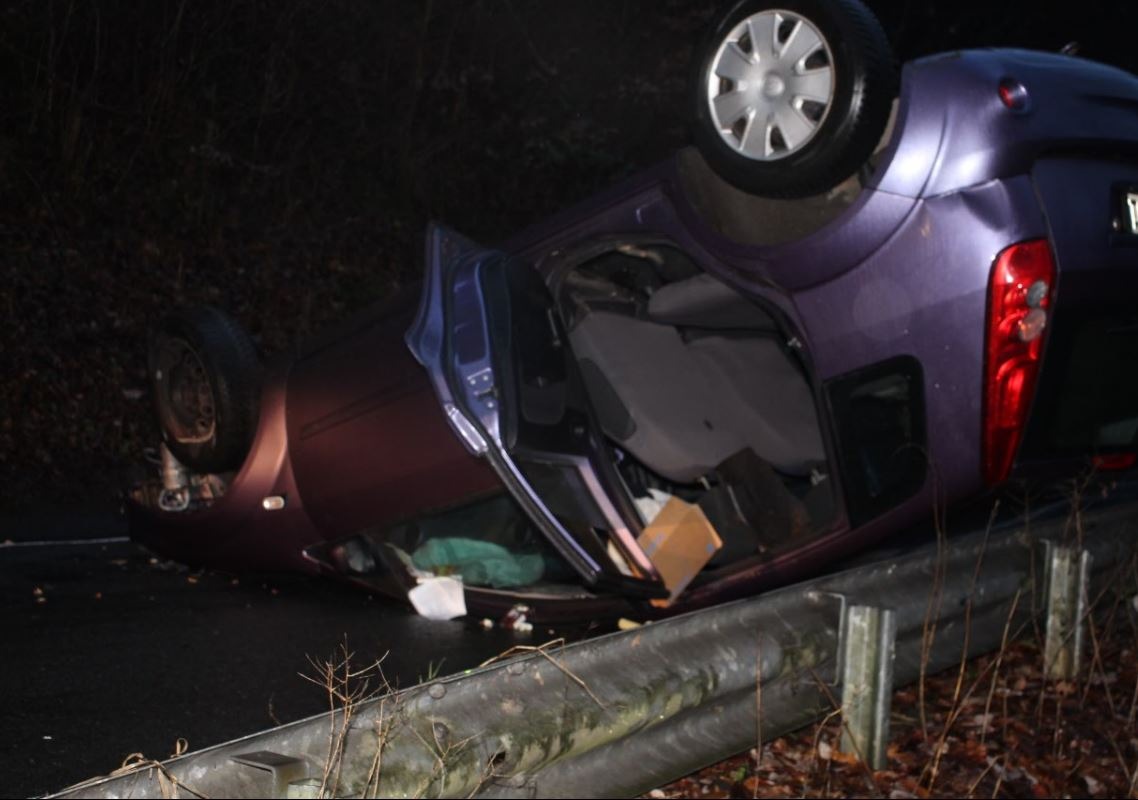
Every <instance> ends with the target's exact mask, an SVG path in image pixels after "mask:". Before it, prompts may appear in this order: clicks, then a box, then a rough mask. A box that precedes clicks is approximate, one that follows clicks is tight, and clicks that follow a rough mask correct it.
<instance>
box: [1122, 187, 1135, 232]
mask: <svg viewBox="0 0 1138 800" xmlns="http://www.w3.org/2000/svg"><path fill="white" fill-rule="evenodd" d="M1123 217H1124V222H1125V226H1126V230H1127V231H1128V232H1129V233H1135V234H1138V192H1127V193H1126V198H1125V203H1124V204H1123Z"/></svg>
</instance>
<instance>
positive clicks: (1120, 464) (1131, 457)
mask: <svg viewBox="0 0 1138 800" xmlns="http://www.w3.org/2000/svg"><path fill="white" fill-rule="evenodd" d="M1091 463H1092V464H1094V467H1095V469H1099V470H1116V469H1130V468H1131V467H1133V466H1134V465H1135V464H1138V454H1135V453H1109V454H1107V455H1101V456H1095V457H1094V459H1093V460H1092V461H1091Z"/></svg>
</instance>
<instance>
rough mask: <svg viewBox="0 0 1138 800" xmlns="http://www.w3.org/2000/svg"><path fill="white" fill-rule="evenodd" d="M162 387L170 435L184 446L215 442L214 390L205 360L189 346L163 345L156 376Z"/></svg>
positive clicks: (174, 342) (180, 343) (175, 342)
mask: <svg viewBox="0 0 1138 800" xmlns="http://www.w3.org/2000/svg"><path fill="white" fill-rule="evenodd" d="M155 377H156V378H157V379H158V380H159V381H160V385H161V386H162V389H161V390H160V391H161V394H162V396H163V400H164V403H163V405H164V406H165V413H164V415H163V416H164V418H165V420H166V422H167V423H168V432H169V434H170V435H171V437H173V438H174V439H175V440H176V441H178V442H181V443H183V444H197V443H203V442H208V441H211V440H212V439H213V437H214V433H215V431H216V428H217V410H216V407H215V405H214V399H213V388H212V387H211V386H210V381H209V375H208V373H207V372H206V368H205V365H204V364H203V363H202V360H201V358H200V357H199V356H198V354H197V353H196V352H195V351H194V349H193V347H191V346H190V345H189V344H188V343H186V342H183V341H181V340H178V339H170V340H167V341H165V342H163V343H162V347H161V348H160V351H159V357H158V371H157V374H156V376H155Z"/></svg>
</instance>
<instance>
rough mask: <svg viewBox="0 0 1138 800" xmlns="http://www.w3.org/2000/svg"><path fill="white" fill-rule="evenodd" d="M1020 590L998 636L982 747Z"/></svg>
mask: <svg viewBox="0 0 1138 800" xmlns="http://www.w3.org/2000/svg"><path fill="white" fill-rule="evenodd" d="M1020 592H1021V590H1020V589H1016V593H1015V597H1013V598H1012V607H1011V609H1010V610H1009V611H1008V618H1007V619H1006V620H1005V621H1004V632H1003V634H1002V635H1001V636H1000V651H999V652H998V653H997V654H996V664H995V667H994V668H993V670H992V682H991V684H989V686H988V697H987V699H986V700H985V701H984V726H983V728H981V730H980V744H981V745H983V744H984V742H985V739H986V738H987V736H988V720H989V719H991V717H990V716H989V714H990V713H991V711H992V697H993V695H995V693H996V681H997V679H998V678H999V677H1000V666H1001V665H1002V664H1003V662H1004V654H1005V653H1006V652H1007V649H1008V632H1009V631H1010V630H1011V627H1012V619H1013V618H1014V617H1015V615H1016V607H1017V606H1019V597H1020Z"/></svg>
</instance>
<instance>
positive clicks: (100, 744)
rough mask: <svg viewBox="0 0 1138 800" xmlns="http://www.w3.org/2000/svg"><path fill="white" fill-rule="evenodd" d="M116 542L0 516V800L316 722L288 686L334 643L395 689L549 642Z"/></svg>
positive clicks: (112, 521) (68, 521) (313, 707)
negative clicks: (140, 758) (162, 556)
mask: <svg viewBox="0 0 1138 800" xmlns="http://www.w3.org/2000/svg"><path fill="white" fill-rule="evenodd" d="M125 537H126V530H125V526H124V525H123V523H122V522H121V521H120V520H119V519H118V518H117V517H116V516H115V515H111V514H99V515H95V516H91V515H89V514H84V515H78V514H76V515H61V514H58V513H52V514H45V515H35V516H23V517H18V518H13V517H6V518H3V517H0V607H2V609H3V611H2V616H0V647H2V648H3V650H2V655H0V779H2V782H0V796H4V797H20V796H28V795H35V794H44V793H47V792H51V791H57V790H59V789H62V788H64V787H65V786H68V785H70V784H72V783H75V782H77V781H80V780H83V779H86V778H89V777H92V776H94V775H101V774H106V773H108V772H111V771H112V770H114V769H116V768H118V767H119V766H120V765H121V764H122V761H123V759H124V758H126V757H127V756H128V755H130V754H131V753H134V752H141V753H144V754H145V755H146V757H147V758H158V759H161V758H165V757H167V756H169V755H171V754H172V753H173V752H174V750H175V748H176V746H177V745H176V742H177V740H178V739H179V738H182V739H185V740H186V742H187V743H188V745H189V747H190V749H193V750H197V749H201V748H203V747H206V746H209V745H213V744H218V743H220V742H224V741H227V740H229V739H233V738H236V737H238V736H242V735H246V734H250V733H254V732H256V731H259V730H263V729H265V728H268V727H271V726H273V725H275V724H278V723H282V722H288V721H291V720H295V719H300V718H303V717H307V716H310V715H313V714H318V713H320V712H322V711H324V710H326V709H327V699H326V695H325V693H324V692H323V690H322V689H321V688H320V687H319V686H316V685H313V684H312V683H310V682H309V681H307V680H305V679H304V678H303V677H301V673H305V674H309V675H312V674H314V670H313V667H312V665H311V664H310V663H309V658H310V657H311V658H314V659H317V660H318V661H322V660H324V659H326V658H330V657H332V656H333V655H334V654H335V653H336V652H337V650H338V649H339V648H340V646H341V645H342V644H344V643H345V642H346V643H347V647H348V649H349V651H352V652H354V653H355V656H354V658H353V663H355V664H358V665H365V664H369V663H372V662H374V661H375V660H376V659H379V658H383V659H384V660H383V662H382V668H383V672H384V676H385V677H386V679H387V680H388V681H389V682H390V683H391V684H392V685H394V686H397V687H406V686H409V685H413V684H415V683H418V682H419V681H420V680H421V679H423V678H425V677H426V676H427V675H430V674H438V673H440V672H441V674H450V673H453V672H456V671H459V670H461V669H464V668H468V667H471V666H474V665H476V664H478V663H481V662H482V661H484V660H486V659H487V658H490V657H492V656H495V655H498V654H499V653H501V652H503V651H505V650H507V649H509V648H510V647H513V646H514V645H518V644H541V643H543V642H545V641H548V640H549V639H551V638H554V636H556V635H559V634H561V633H562V631H557V632H555V633H551V632H550V630H549V629H545V628H542V629H538V630H535V631H534V632H533V633H532V634H529V635H524V634H517V633H514V632H511V631H505V630H501V629H498V628H495V629H492V630H484V629H482V628H481V627H480V626H479V625H478V624H477V623H476V622H468V621H456V622H432V621H430V620H426V619H423V618H422V617H418V616H416V615H415V614H413V613H412V612H411V611H410V610H409V609H405V608H403V607H401V606H399V605H397V604H395V603H392V602H390V601H387V600H383V599H380V598H373V597H371V596H369V595H368V594H366V593H365V592H363V591H361V590H359V589H356V588H352V587H349V586H346V585H341V584H338V583H336V582H334V581H331V580H321V579H313V578H307V577H298V576H252V575H247V574H245V575H241V576H234V575H228V574H223V573H217V572H209V571H207V572H191V571H189V570H187V569H186V568H184V567H181V566H179V565H175V564H172V563H169V562H163V561H160V560H157V559H153V558H152V557H151V555H150V554H149V553H147V552H146V551H144V550H142V549H141V548H139V547H137V546H136V545H134V544H132V543H130V542H129V541H127V540H126V538H125Z"/></svg>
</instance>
